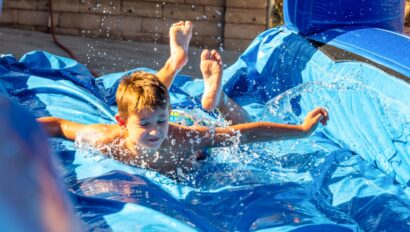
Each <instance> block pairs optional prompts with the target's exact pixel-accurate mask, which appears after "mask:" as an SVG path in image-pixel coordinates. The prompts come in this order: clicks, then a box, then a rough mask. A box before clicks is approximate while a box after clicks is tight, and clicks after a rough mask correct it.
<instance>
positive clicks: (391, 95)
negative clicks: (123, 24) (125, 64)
mask: <svg viewBox="0 0 410 232" xmlns="http://www.w3.org/2000/svg"><path fill="white" fill-rule="evenodd" d="M44 59H47V60H48V61H49V62H46V61H45V60H44ZM0 64H1V66H0V76H1V83H2V84H1V85H3V86H4V87H5V89H6V92H7V95H9V96H10V98H12V99H14V100H15V101H18V102H20V103H21V104H23V105H25V106H26V107H27V108H29V109H30V110H31V111H32V112H33V113H34V114H35V115H36V116H45V115H54V116H59V117H64V118H67V119H70V120H74V121H77V122H82V123H113V119H112V115H113V114H114V113H115V112H116V107H115V105H113V103H114V102H113V99H114V94H115V89H116V84H117V83H118V80H119V79H120V78H121V77H122V76H124V75H125V74H126V73H117V74H110V75H107V76H104V77H101V78H99V79H96V80H95V79H92V78H90V76H89V73H88V72H84V73H81V71H78V70H82V68H81V65H79V64H76V63H75V62H74V63H73V62H72V61H71V60H69V59H66V58H61V57H56V56H53V55H51V54H47V53H43V52H32V53H29V54H26V55H25V56H24V57H23V58H22V59H21V60H20V61H19V62H18V61H16V60H15V59H14V58H13V57H11V56H3V57H2V58H1V59H0ZM70 67H72V69H71V68H70ZM223 82H224V88H225V91H226V93H227V94H228V95H230V96H231V97H232V98H234V99H236V100H237V101H238V102H239V103H241V104H242V105H244V106H245V108H246V109H247V110H248V111H249V112H251V113H252V114H253V115H254V117H255V118H259V119H261V120H268V121H275V122H282V123H300V122H301V120H302V119H303V117H304V115H305V114H306V113H307V112H308V111H309V110H311V109H312V108H314V107H315V106H319V105H320V106H324V107H326V108H327V109H328V110H329V112H330V118H331V119H330V121H329V125H328V126H327V127H326V128H322V127H321V128H319V129H318V131H317V132H316V133H315V134H314V135H313V136H311V137H310V138H308V139H303V140H297V141H295V140H290V141H281V142H274V143H266V144H255V145H251V146H242V147H232V148H229V149H215V150H214V151H213V152H212V155H211V156H210V157H209V158H208V159H207V160H205V161H203V162H202V163H201V165H200V166H199V167H198V169H197V170H196V171H194V172H192V173H185V174H183V173H181V175H182V176H181V177H182V178H183V179H185V181H182V182H175V181H173V180H170V179H168V178H167V177H165V176H162V175H160V174H158V173H156V172H153V171H149V170H144V169H139V168H136V167H130V166H127V165H124V164H121V163H120V162H118V161H115V160H112V159H108V158H104V157H103V156H101V155H95V154H94V155H93V154H89V153H87V152H86V151H84V150H81V149H76V148H75V147H74V144H73V143H72V142H68V141H64V140H61V139H51V140H50V143H51V145H52V147H53V150H54V151H55V153H56V154H57V155H58V157H59V158H60V159H61V160H62V166H61V167H60V169H61V170H63V174H64V179H65V183H66V185H67V187H68V189H70V191H71V192H72V193H73V197H74V198H75V199H76V202H77V203H76V209H77V211H78V212H79V215H80V217H81V219H82V220H83V222H84V223H85V225H86V226H87V228H86V229H88V230H93V229H107V228H110V229H112V230H114V231H122V230H130V229H133V228H135V227H138V228H141V230H142V229H144V230H145V229H146V230H160V229H164V230H165V229H166V230H171V231H189V230H199V231H224V230H228V231H248V230H257V231H265V230H269V231H274V230H277V231H306V230H311V229H314V230H320V231H326V230H327V231H337V230H339V231H346V230H350V231H356V230H365V231H367V230H392V229H393V228H394V229H396V230H408V229H409V226H408V222H409V220H410V213H409V212H410V197H409V188H408V185H409V180H410V173H409V171H408V170H410V160H409V152H408V151H409V150H410V145H409V144H410V143H409V138H410V136H409V134H410V127H409V126H410V123H409V122H410V118H409V117H410V114H409V112H410V109H409V106H408V105H407V104H406V102H405V101H403V99H409V97H410V96H409V95H410V87H409V85H408V84H407V83H406V82H405V81H403V80H401V79H398V78H395V77H393V76H391V75H389V74H386V73H385V72H383V71H381V70H380V69H378V68H375V67H373V66H371V65H368V64H364V63H361V62H341V63H335V62H334V61H332V60H331V59H330V58H329V57H327V56H326V55H325V54H323V53H322V52H321V51H319V50H317V49H316V48H315V47H314V46H312V45H311V43H310V42H309V41H308V40H306V39H305V38H303V37H301V36H299V35H297V34H295V33H293V32H291V31H289V30H286V29H284V28H276V29H272V30H269V31H266V32H264V33H263V34H261V35H260V36H259V37H257V38H256V39H255V41H254V42H253V43H252V44H251V46H250V47H249V48H248V50H247V51H246V52H244V54H243V55H242V56H241V57H240V59H239V60H238V61H237V62H236V63H235V64H234V65H233V66H231V67H230V68H228V69H227V70H225V73H224V79H223ZM202 85H203V84H202V82H201V80H195V81H192V80H190V79H189V78H188V77H185V76H178V77H177V79H176V81H175V83H174V85H173V86H172V88H171V98H172V103H173V104H174V107H175V108H178V107H179V108H181V107H182V108H195V107H198V100H199V99H200V92H201V89H202ZM271 99H272V100H271ZM141 215H146V216H141ZM135 218H138V220H136V219H135ZM375 218H377V220H375Z"/></svg>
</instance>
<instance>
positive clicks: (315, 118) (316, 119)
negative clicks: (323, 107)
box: [313, 114, 323, 124]
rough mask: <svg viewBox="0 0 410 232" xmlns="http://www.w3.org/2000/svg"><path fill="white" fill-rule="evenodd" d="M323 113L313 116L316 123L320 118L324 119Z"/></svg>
mask: <svg viewBox="0 0 410 232" xmlns="http://www.w3.org/2000/svg"><path fill="white" fill-rule="evenodd" d="M322 118H323V115H322V114H318V115H316V116H314V117H313V121H314V122H315V124H316V123H318V122H319V121H320V120H322Z"/></svg>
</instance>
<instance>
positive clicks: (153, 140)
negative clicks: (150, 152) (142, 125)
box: [148, 138, 161, 143]
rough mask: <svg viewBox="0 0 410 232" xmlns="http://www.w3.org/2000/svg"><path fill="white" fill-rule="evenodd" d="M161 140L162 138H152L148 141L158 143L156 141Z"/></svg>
mask: <svg viewBox="0 0 410 232" xmlns="http://www.w3.org/2000/svg"><path fill="white" fill-rule="evenodd" d="M160 140H161V138H152V139H148V142H151V143H156V142H158V141H160Z"/></svg>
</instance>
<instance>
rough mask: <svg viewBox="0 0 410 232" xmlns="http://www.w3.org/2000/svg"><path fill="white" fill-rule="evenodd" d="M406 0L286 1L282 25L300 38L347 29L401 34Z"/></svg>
mask: <svg viewBox="0 0 410 232" xmlns="http://www.w3.org/2000/svg"><path fill="white" fill-rule="evenodd" d="M404 3H405V0H372V1H364V0H363V1H362V0H360V1H342V0H332V1H329V0H287V1H284V7H283V8H284V9H283V15H284V19H285V24H286V25H287V26H288V27H289V28H290V29H292V30H294V31H296V32H299V33H300V34H302V35H308V34H312V33H315V32H320V31H324V30H327V29H333V28H342V27H347V26H364V27H375V28H382V29H386V30H391V31H396V32H402V31H403V25H404Z"/></svg>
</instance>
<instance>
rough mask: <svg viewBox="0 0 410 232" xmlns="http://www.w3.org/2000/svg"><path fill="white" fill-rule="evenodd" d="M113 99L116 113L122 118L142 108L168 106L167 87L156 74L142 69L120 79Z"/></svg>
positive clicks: (151, 108) (152, 108)
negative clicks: (115, 103) (116, 107)
mask: <svg viewBox="0 0 410 232" xmlns="http://www.w3.org/2000/svg"><path fill="white" fill-rule="evenodd" d="M115 100H116V102H117V106H118V113H119V115H120V116H121V117H123V118H124V119H127V118H128V117H129V116H130V115H131V114H133V113H136V112H139V111H141V110H143V109H148V110H156V109H158V108H162V109H166V108H168V107H169V93H168V89H167V87H166V86H165V85H164V84H163V83H162V82H161V81H160V80H159V79H158V77H157V76H156V75H154V74H152V73H148V72H142V71H139V72H134V73H132V74H131V75H129V76H127V77H124V78H123V79H122V80H121V82H120V84H119V86H118V89H117V93H116V96H115Z"/></svg>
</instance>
